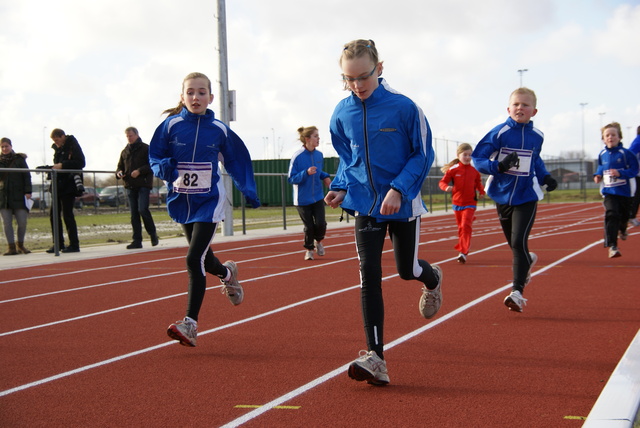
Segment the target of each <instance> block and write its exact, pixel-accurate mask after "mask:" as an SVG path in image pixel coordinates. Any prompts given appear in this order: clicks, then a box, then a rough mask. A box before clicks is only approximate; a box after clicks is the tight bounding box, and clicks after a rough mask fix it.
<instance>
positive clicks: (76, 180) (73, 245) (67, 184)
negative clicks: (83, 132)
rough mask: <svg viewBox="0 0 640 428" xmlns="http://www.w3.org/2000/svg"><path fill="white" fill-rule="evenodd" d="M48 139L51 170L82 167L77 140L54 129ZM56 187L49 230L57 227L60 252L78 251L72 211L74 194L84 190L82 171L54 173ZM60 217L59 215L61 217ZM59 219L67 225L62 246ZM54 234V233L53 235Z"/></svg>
mask: <svg viewBox="0 0 640 428" xmlns="http://www.w3.org/2000/svg"><path fill="white" fill-rule="evenodd" d="M51 139H52V140H53V145H52V146H51V148H52V149H53V150H54V153H53V166H52V167H51V168H52V169H55V170H60V171H63V170H65V169H82V168H84V167H85V159H84V153H82V148H81V147H80V144H78V140H76V138H75V137H74V136H73V135H67V134H65V132H64V131H63V130H62V129H59V128H56V129H54V130H53V131H51ZM54 177H56V183H57V186H58V187H57V188H58V200H57V201H52V205H51V210H50V212H49V218H50V221H51V230H52V232H53V230H55V229H54V227H57V228H58V236H59V237H60V251H61V252H63V253H77V252H79V251H80V240H79V239H78V226H77V224H76V218H75V216H74V214H73V205H74V203H75V200H76V196H81V195H82V192H83V191H84V187H83V185H82V174H77V173H65V172H58V173H56V174H55V175H54ZM54 210H57V212H58V224H56V225H54V224H53V213H54ZM61 217H62V218H61ZM62 219H64V224H65V226H66V228H67V235H68V238H69V246H68V247H65V245H64V236H63V235H62ZM54 236H55V235H54ZM54 252H55V240H54V246H52V247H51V248H49V249H48V250H47V253H54Z"/></svg>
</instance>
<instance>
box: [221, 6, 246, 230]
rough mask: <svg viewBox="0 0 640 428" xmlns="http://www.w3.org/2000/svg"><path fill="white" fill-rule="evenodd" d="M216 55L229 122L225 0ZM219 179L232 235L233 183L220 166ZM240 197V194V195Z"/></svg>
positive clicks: (226, 226)
mask: <svg viewBox="0 0 640 428" xmlns="http://www.w3.org/2000/svg"><path fill="white" fill-rule="evenodd" d="M218 55H219V61H220V120H221V121H222V122H224V123H225V124H227V125H228V124H229V116H230V114H229V70H228V69H229V67H228V62H227V18H226V12H225V0H218ZM221 170H222V171H221V172H222V174H221V179H222V183H223V185H224V189H225V191H226V193H227V200H228V201H229V202H230V203H229V204H227V206H226V207H225V210H224V217H225V221H224V228H223V231H222V232H223V235H224V236H231V235H233V185H232V182H231V177H229V175H228V174H227V173H226V171H225V170H224V166H221ZM241 197H242V196H241Z"/></svg>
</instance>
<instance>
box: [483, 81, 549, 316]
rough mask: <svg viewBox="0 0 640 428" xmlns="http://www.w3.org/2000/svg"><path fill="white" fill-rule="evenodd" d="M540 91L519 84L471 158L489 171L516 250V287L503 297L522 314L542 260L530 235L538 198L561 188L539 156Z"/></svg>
mask: <svg viewBox="0 0 640 428" xmlns="http://www.w3.org/2000/svg"><path fill="white" fill-rule="evenodd" d="M536 103H537V100H536V94H535V92H533V91H532V90H531V89H528V88H518V89H516V90H515V91H513V92H512V93H511V96H510V97H509V106H508V107H507V112H508V113H509V118H507V121H506V122H504V123H501V124H500V125H498V126H496V127H495V128H493V129H492V130H491V131H489V133H488V134H487V135H485V136H484V137H483V138H482V140H480V142H479V143H478V145H477V146H476V148H475V150H474V151H473V153H472V155H471V157H472V160H473V164H474V166H475V167H476V169H477V170H478V171H480V172H481V173H483V174H490V175H491V176H490V177H489V178H488V179H487V182H486V185H485V189H486V191H487V195H488V196H489V197H490V198H491V199H493V200H494V202H495V203H496V208H497V211H498V218H499V219H500V225H501V226H502V231H503V232H504V234H505V236H506V238H507V243H508V244H509V247H510V248H511V251H512V253H513V285H512V290H511V293H510V294H509V295H508V296H507V297H506V298H505V299H504V304H505V305H506V306H507V307H508V308H509V310H512V311H515V312H522V309H523V307H524V305H525V304H526V302H527V299H525V298H524V297H522V293H523V291H524V287H525V286H526V285H527V284H528V283H529V281H530V280H531V269H532V268H533V265H534V264H535V263H536V261H537V260H538V257H537V256H536V254H535V253H530V252H529V233H530V232H531V228H532V227H533V222H534V221H535V218H536V208H537V206H538V201H539V200H541V199H542V198H543V197H544V193H543V191H542V188H541V186H542V185H546V186H547V191H549V192H550V191H552V190H555V188H556V187H557V186H558V183H557V182H556V180H555V179H553V177H551V175H550V174H549V172H547V169H546V167H545V165H544V162H543V161H542V158H541V157H540V152H541V151H542V143H543V141H544V134H543V133H542V131H540V130H539V129H538V128H536V127H534V126H533V122H532V121H531V118H532V117H533V116H535V115H536V113H537V112H538V109H537V108H536Z"/></svg>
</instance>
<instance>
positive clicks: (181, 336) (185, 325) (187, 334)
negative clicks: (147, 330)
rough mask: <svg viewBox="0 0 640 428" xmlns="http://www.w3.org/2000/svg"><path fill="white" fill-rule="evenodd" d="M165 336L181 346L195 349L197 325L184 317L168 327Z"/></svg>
mask: <svg viewBox="0 0 640 428" xmlns="http://www.w3.org/2000/svg"><path fill="white" fill-rule="evenodd" d="M167 334H168V335H169V337H170V338H172V339H174V340H177V341H179V342H180V344H181V345H183V346H190V347H195V346H196V342H197V339H198V323H197V322H195V321H194V320H192V319H191V318H188V317H184V319H182V320H180V321H176V322H174V323H173V324H171V325H169V328H168V329H167Z"/></svg>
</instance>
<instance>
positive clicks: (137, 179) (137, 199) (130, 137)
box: [116, 126, 158, 250]
mask: <svg viewBox="0 0 640 428" xmlns="http://www.w3.org/2000/svg"><path fill="white" fill-rule="evenodd" d="M124 132H125V134H126V136H127V141H129V144H127V147H125V148H124V150H122V153H121V154H120V160H119V161H118V170H117V172H116V176H117V178H121V179H122V180H123V181H124V187H125V189H127V195H128V197H129V208H130V210H131V227H132V228H133V242H131V244H129V245H127V249H129V250H131V249H133V248H142V224H141V222H140V218H142V222H143V223H144V228H145V230H146V231H147V233H148V234H149V236H150V237H151V245H153V246H154V247H155V246H156V245H158V235H157V234H156V225H155V224H154V222H153V217H152V216H151V211H149V193H150V192H151V189H152V188H153V171H151V167H150V166H149V145H148V144H145V143H143V142H142V140H141V139H140V136H139V135H138V130H137V129H136V128H134V127H132V126H131V127H129V128H127V129H126V130H125V131H124Z"/></svg>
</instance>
